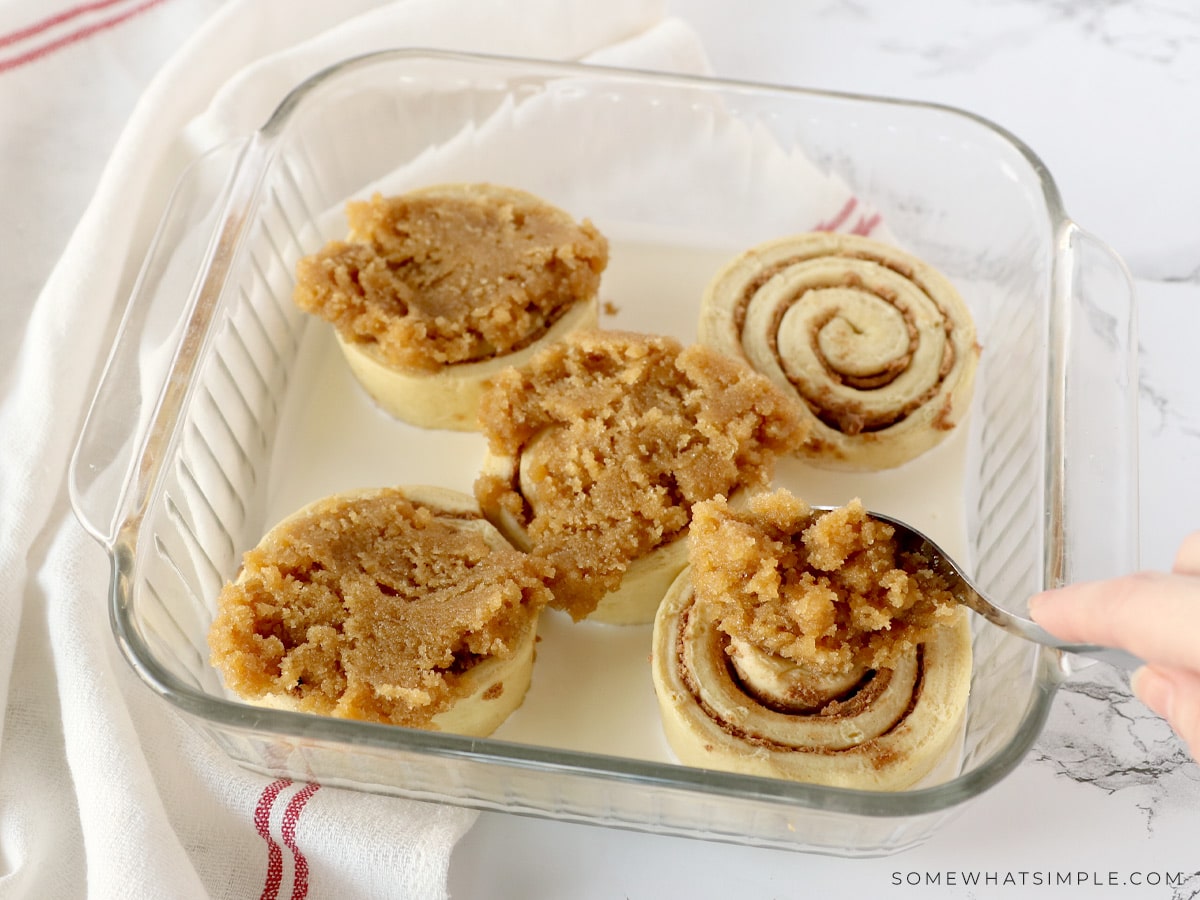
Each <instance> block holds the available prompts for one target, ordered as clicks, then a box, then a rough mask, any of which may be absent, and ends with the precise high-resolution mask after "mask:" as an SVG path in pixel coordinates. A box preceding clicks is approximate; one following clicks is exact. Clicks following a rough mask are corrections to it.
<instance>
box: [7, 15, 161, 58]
mask: <svg viewBox="0 0 1200 900" xmlns="http://www.w3.org/2000/svg"><path fill="white" fill-rule="evenodd" d="M115 2H116V0H104V2H99V3H90V4H85V5H83V6H79V7H76V8H75V9H73V10H69V11H68V12H66V13H59V14H58V15H57V16H51V17H50V18H48V19H44V20H43V21H42V22H39V23H37V24H36V25H31V26H29V27H27V28H23V29H21V30H20V31H14V32H11V33H10V34H8V35H6V36H5V37H3V38H0V46H5V45H8V44H11V43H14V42H16V41H19V40H22V39H23V38H26V37H31V36H33V35H36V34H39V33H41V32H42V31H45V30H46V29H47V28H50V27H52V26H54V25H56V24H59V23H61V22H65V21H68V20H70V19H72V18H74V17H75V16H78V15H82V14H83V13H86V12H91V11H93V10H98V9H104V8H105V7H106V6H110V5H112V4H113V3H115ZM163 2H165V0H145V2H143V3H140V4H138V5H137V6H135V7H133V8H132V9H127V10H125V11H124V12H121V13H118V14H117V15H114V16H110V17H109V18H107V19H101V20H100V21H99V22H93V23H92V24H91V25H85V26H83V27H82V28H78V29H76V30H75V31H72V32H70V33H69V34H66V35H63V36H62V37H60V38H57V39H56V40H52V41H50V42H49V43H46V44H42V45H41V46H40V47H34V48H33V49H32V50H27V51H25V52H24V53H20V54H18V55H17V56H13V57H10V58H9V59H3V60H0V72H7V71H8V70H10V69H16V68H18V67H20V66H23V65H25V64H26V63H31V62H34V61H35V60H39V59H41V58H42V57H44V56H49V55H50V54H51V53H54V52H55V51H56V50H61V49H63V48H64V47H69V46H70V45H71V44H75V43H78V42H79V41H82V40H84V39H85V38H89V37H91V36H92V35H94V34H97V33H99V32H101V31H107V30H108V29H110V28H115V27H116V26H118V25H120V24H122V23H123V22H127V21H128V20H129V19H132V18H133V17H134V16H136V15H139V14H140V13H143V12H145V11H146V10H148V9H151V8H152V7H155V6H158V5H159V4H160V3H163Z"/></svg>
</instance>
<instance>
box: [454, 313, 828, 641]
mask: <svg viewBox="0 0 1200 900" xmlns="http://www.w3.org/2000/svg"><path fill="white" fill-rule="evenodd" d="M480 423H481V427H482V430H483V432H484V434H485V435H486V437H487V439H488V441H489V443H490V449H491V451H492V452H493V453H494V454H496V455H499V456H508V457H513V458H519V457H520V456H521V454H525V455H526V458H525V459H524V460H523V462H522V466H521V469H522V472H523V477H522V478H520V479H517V480H516V483H514V482H510V481H506V480H505V479H504V478H502V477H499V476H491V475H485V476H482V477H481V478H480V479H479V480H478V481H477V482H476V495H477V496H478V497H479V499H480V503H481V505H482V506H483V507H484V508H485V509H487V508H489V507H495V506H499V507H502V508H506V509H508V510H509V511H510V512H511V513H512V514H513V515H515V516H516V517H517V518H518V520H520V521H523V522H524V523H525V525H526V529H527V531H528V534H529V537H530V541H531V543H532V552H533V553H535V554H537V555H539V556H541V557H543V558H544V559H546V560H547V561H549V563H550V564H551V565H552V566H553V568H554V570H555V576H554V580H553V581H552V583H551V587H552V589H553V592H554V600H553V601H552V603H553V605H555V606H557V607H559V608H562V609H566V610H567V611H568V612H570V613H571V615H572V616H573V617H574V618H576V619H580V618H583V617H584V616H586V615H587V614H588V613H590V612H591V611H592V610H594V609H595V607H596V605H597V604H598V603H599V601H600V599H601V598H602V597H603V596H604V595H605V594H606V593H608V592H610V591H612V590H614V589H616V588H617V587H618V586H619V584H620V582H621V578H622V575H623V573H624V572H625V570H626V569H627V567H628V565H629V563H630V562H631V561H632V560H635V559H637V558H639V557H641V556H643V555H644V554H646V553H648V552H649V551H651V550H653V549H654V548H655V547H657V546H659V545H660V544H663V543H665V542H667V541H669V540H671V539H673V538H675V537H677V536H679V535H680V534H682V533H683V532H684V530H685V529H686V528H687V527H688V522H689V519H690V516H691V512H692V507H693V505H694V504H696V503H698V502H700V501H702V500H707V499H709V498H710V497H713V496H716V495H718V494H729V493H730V492H731V491H733V490H735V489H737V488H739V487H743V486H756V485H760V484H763V483H765V482H766V481H767V480H768V479H769V477H770V475H771V472H772V468H773V463H774V459H775V456H776V455H777V454H779V453H782V452H787V451H788V450H790V449H793V448H794V447H795V446H796V445H797V444H798V443H799V442H800V441H801V440H803V438H804V436H805V432H804V428H803V426H802V425H801V424H800V421H799V419H798V417H797V416H796V414H795V412H794V410H793V407H792V406H791V404H790V402H789V400H788V398H787V397H786V396H784V395H783V394H782V392H780V391H779V390H778V389H777V388H776V387H775V386H774V385H772V384H771V383H770V382H769V381H768V380H767V379H766V378H765V377H763V376H761V375H759V374H757V373H755V372H753V371H752V370H751V369H750V368H749V367H748V366H746V365H744V364H743V363H741V362H740V361H736V360H733V359H731V358H729V357H727V356H725V355H723V354H720V353H718V352H716V351H714V350H711V349H709V348H707V347H703V346H699V345H696V346H692V347H688V348H686V349H684V348H683V347H682V346H681V345H680V344H679V343H678V342H677V341H675V340H673V339H670V338H666V337H658V336H650V335H640V334H631V333H623V332H609V331H595V332H587V333H584V334H582V335H579V336H576V337H574V338H572V339H571V340H568V341H565V342H562V343H560V344H557V345H555V346H553V347H550V348H547V349H546V350H545V351H543V352H542V353H540V354H539V355H538V356H537V357H535V358H534V360H533V361H532V362H531V363H530V364H529V365H527V366H525V367H522V368H520V369H508V370H506V371H505V372H503V373H502V374H501V375H500V376H498V377H497V379H496V380H495V382H494V384H493V385H492V387H491V388H490V390H489V391H488V392H487V393H486V394H485V395H484V400H483V404H482V407H481V412H480Z"/></svg>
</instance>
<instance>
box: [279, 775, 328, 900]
mask: <svg viewBox="0 0 1200 900" xmlns="http://www.w3.org/2000/svg"><path fill="white" fill-rule="evenodd" d="M320 787H321V786H320V785H319V784H306V785H305V786H304V787H303V788H301V789H300V790H299V791H297V792H296V796H294V797H292V799H291V801H290V802H289V803H288V805H287V809H285V810H284V811H283V824H282V826H281V831H282V832H283V842H284V844H286V845H287V848H288V849H289V850H291V851H292V857H293V858H294V859H295V861H296V867H295V868H296V870H295V874H294V875H293V878H292V900H304V898H305V897H307V896H308V860H307V859H305V858H304V854H303V853H301V852H300V848H299V847H298V846H296V825H297V824H298V823H299V822H300V813H301V812H303V810H304V804H305V803H307V802H308V798H309V797H311V796H312V795H313V794H315V793H316V792H317V791H318V790H319V789H320Z"/></svg>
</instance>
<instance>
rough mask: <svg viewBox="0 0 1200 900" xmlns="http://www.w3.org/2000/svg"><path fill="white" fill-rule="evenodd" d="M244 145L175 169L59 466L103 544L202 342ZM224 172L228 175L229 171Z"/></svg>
mask: <svg viewBox="0 0 1200 900" xmlns="http://www.w3.org/2000/svg"><path fill="white" fill-rule="evenodd" d="M248 144H249V141H248V140H245V139H243V140H238V141H232V142H229V143H225V144H221V145H219V146H217V147H215V148H213V149H212V150H210V151H208V152H207V153H205V154H204V155H203V156H201V157H199V158H198V159H196V160H194V161H193V162H192V163H191V164H190V165H189V166H188V167H187V169H185V170H184V172H183V174H182V176H181V177H180V179H179V182H178V183H177V185H176V187H175V189H174V191H173V192H172V194H171V196H170V198H169V199H168V201H167V206H166V209H165V211H164V212H163V215H162V218H161V220H160V221H159V225H158V228H157V230H156V231H155V234H154V237H153V238H152V240H151V242H150V247H149V250H148V251H147V254H146V258H145V261H144V262H143V264H142V268H141V271H140V272H139V273H138V276H137V280H136V281H135V283H134V286H133V290H132V291H131V293H130V297H129V301H128V304H127V305H126V307H125V312H124V314H123V316H122V318H121V323H120V325H119V326H118V329H117V335H116V339H115V341H114V343H113V348H112V351H111V352H110V354H109V357H108V361H107V362H106V363H105V366H104V370H103V372H102V374H101V376H100V380H99V383H98V385H97V388H96V393H95V395H94V397H93V399H92V404H91V407H90V408H89V410H88V413H87V416H86V418H85V419H84V423H83V426H82V428H81V430H80V434H79V439H78V441H77V443H76V445H75V451H74V454H73V457H72V460H71V465H70V469H69V470H68V490H69V493H70V498H71V505H72V507H73V508H74V510H75V514H76V516H77V517H78V518H79V520H80V522H81V523H82V524H83V526H84V528H85V529H87V531H88V532H89V533H91V534H92V535H93V536H94V537H95V538H96V539H97V540H99V541H100V542H101V543H103V544H104V545H105V546H107V547H109V548H111V547H112V546H113V544H114V543H115V541H116V537H117V533H118V531H119V529H120V527H121V523H122V522H123V521H124V520H125V518H126V514H127V510H128V509H129V508H130V504H131V503H135V502H139V501H138V498H137V496H136V494H137V490H136V489H137V488H138V487H139V486H140V487H141V488H143V489H144V487H145V485H146V484H147V483H148V480H147V479H146V478H144V477H143V476H145V475H147V474H148V473H147V472H146V469H147V468H148V466H147V464H148V463H149V464H150V465H149V468H153V463H154V459H155V457H156V456H160V455H161V454H155V453H154V452H153V447H152V443H151V438H152V432H153V428H154V422H156V421H159V413H160V411H161V409H162V407H163V406H164V404H166V403H170V402H172V401H171V398H172V396H173V394H177V393H179V392H181V391H183V390H185V389H186V384H184V383H182V382H183V380H184V379H183V378H181V376H180V365H179V364H180V361H181V357H183V356H191V357H192V358H194V356H195V351H196V347H189V344H195V343H196V342H197V341H199V340H200V339H201V332H200V331H199V329H198V328H197V327H196V322H195V318H194V313H195V311H196V308H197V304H198V303H199V302H200V300H201V298H202V296H204V295H205V294H208V293H211V289H212V285H211V284H209V283H206V280H205V279H204V278H202V277H201V273H203V272H205V271H206V270H207V269H208V268H209V267H208V265H207V263H208V262H209V261H210V260H212V259H213V257H214V256H215V255H216V254H218V253H222V252H228V234H226V232H227V228H226V227H225V225H226V224H227V223H228V221H229V216H228V215H227V210H228V209H229V204H230V195H231V193H232V191H233V189H234V184H235V182H236V180H237V173H238V171H239V168H240V167H239V166H238V165H237V163H238V161H239V158H240V157H241V156H242V155H243V154H244V153H245V151H246V148H247V146H248ZM231 173H232V174H231Z"/></svg>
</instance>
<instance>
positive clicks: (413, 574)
mask: <svg viewBox="0 0 1200 900" xmlns="http://www.w3.org/2000/svg"><path fill="white" fill-rule="evenodd" d="M454 523H455V520H454V519H453V518H451V517H448V516H442V515H439V514H438V512H437V511H436V510H431V509H430V508H429V507H427V506H424V505H420V504H414V503H411V502H410V501H409V500H407V499H406V498H405V497H404V495H403V494H401V493H400V492H398V491H390V490H385V491H378V492H373V493H372V494H371V495H369V496H367V497H365V498H356V499H354V500H351V501H341V500H339V499H338V498H336V497H335V498H330V499H328V500H326V501H322V502H321V503H319V504H317V505H315V506H314V507H312V508H310V509H309V510H308V511H306V513H305V514H303V515H300V516H297V517H293V519H290V520H288V521H287V522H286V523H284V525H282V526H280V527H277V528H276V529H274V530H272V531H271V532H270V533H269V534H268V535H267V536H266V537H265V538H264V539H263V542H262V543H260V544H259V545H258V546H257V547H256V548H255V549H253V550H251V551H250V552H248V553H247V554H246V555H245V557H244V561H243V572H242V576H241V577H240V578H239V579H238V581H237V582H234V583H230V584H227V585H226V586H225V588H224V590H223V591H222V592H221V595H220V598H219V600H218V612H217V616H216V619H215V622H214V623H213V626H212V629H211V631H210V633H209V646H210V649H211V651H212V661H213V664H214V665H215V666H216V667H217V668H218V669H220V670H221V672H222V673H223V674H224V677H225V680H226V683H227V685H228V686H229V687H230V689H231V690H233V691H235V692H236V693H237V694H239V695H240V696H244V697H247V698H258V697H264V696H267V695H270V694H276V695H283V696H285V697H287V698H289V699H290V700H292V701H294V702H295V703H296V705H297V706H298V708H300V709H303V710H307V711H309V712H316V713H322V714H326V715H334V716H341V717H346V718H351V719H365V720H369V721H375V722H387V723H392V724H399V725H410V726H415V727H429V725H430V721H431V719H432V718H433V717H434V716H435V715H437V714H438V713H439V712H442V711H443V710H445V709H447V708H448V707H449V706H450V705H452V704H453V702H454V701H455V700H456V699H457V698H458V696H459V694H458V692H457V688H458V685H459V683H460V681H461V673H462V672H463V671H465V670H466V669H467V668H468V667H470V665H471V664H472V663H473V662H474V661H477V660H478V659H480V658H482V657H487V656H500V657H504V656H507V655H508V654H509V653H510V652H512V650H513V649H514V640H515V638H516V637H517V636H518V635H519V634H520V633H521V632H522V631H523V630H524V628H525V626H526V625H527V623H528V622H529V620H530V618H531V617H533V616H536V615H537V613H538V612H539V611H540V609H541V608H542V606H543V605H544V604H545V603H546V602H547V600H548V599H549V592H548V590H547V588H546V586H545V581H544V579H545V578H546V576H547V574H548V573H547V572H546V571H545V566H544V564H543V563H541V562H540V561H538V560H536V559H533V558H532V557H529V556H527V555H526V554H523V553H520V552H518V551H515V550H507V549H503V550H496V549H494V548H493V547H491V546H489V544H488V543H487V542H486V541H485V540H484V538H483V536H482V535H480V534H479V532H478V531H476V530H473V529H463V528H455V527H454Z"/></svg>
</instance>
